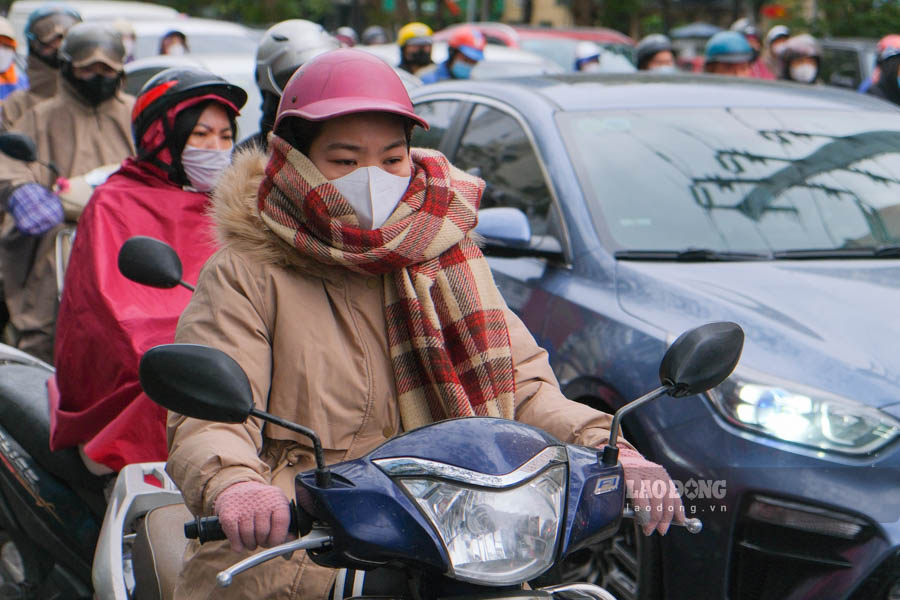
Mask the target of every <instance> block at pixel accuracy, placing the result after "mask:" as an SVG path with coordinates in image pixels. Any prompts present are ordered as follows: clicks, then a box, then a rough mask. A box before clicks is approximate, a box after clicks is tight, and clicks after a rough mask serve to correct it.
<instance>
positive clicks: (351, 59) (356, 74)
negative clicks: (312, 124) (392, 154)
mask: <svg viewBox="0 0 900 600" xmlns="http://www.w3.org/2000/svg"><path fill="white" fill-rule="evenodd" d="M361 112H388V113H394V114H396V115H400V116H403V117H407V118H408V119H411V120H412V121H413V122H415V123H416V124H418V125H421V126H422V127H424V128H425V129H428V122H427V121H425V120H424V119H423V118H422V117H420V116H418V115H416V113H415V112H414V111H413V106H412V102H411V101H410V99H409V94H408V93H407V92H406V88H405V87H404V86H403V82H402V81H401V80H400V77H399V76H398V75H397V73H396V72H394V69H392V68H391V66H390V65H389V64H387V63H386V62H384V61H383V60H381V59H380V58H378V57H376V56H374V55H372V54H369V53H368V52H365V51H363V50H355V49H353V48H342V49H340V50H332V51H330V52H326V53H325V54H320V55H319V56H317V57H315V58H313V59H312V60H310V61H308V62H306V63H304V65H303V66H302V67H300V68H299V69H297V71H296V72H295V73H294V74H293V75H292V76H291V78H290V79H289V80H288V82H287V84H286V85H285V86H284V93H283V94H282V95H281V102H280V103H279V104H278V113H277V115H276V117H275V128H276V129H277V128H278V124H279V123H281V121H282V119H285V118H286V117H299V118H301V119H306V120H307V121H324V120H325V119H332V118H334V117H340V116H343V115H350V114H354V113H361Z"/></svg>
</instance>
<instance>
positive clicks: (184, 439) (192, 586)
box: [166, 151, 627, 599]
mask: <svg viewBox="0 0 900 600" xmlns="http://www.w3.org/2000/svg"><path fill="white" fill-rule="evenodd" d="M264 167H265V156H264V155H263V154H261V153H259V151H251V152H246V153H242V154H239V155H237V157H236V159H235V164H234V165H233V166H232V168H231V169H230V170H229V171H227V172H226V173H225V175H224V176H223V178H222V180H221V182H220V185H219V188H218V190H217V192H216V196H215V201H214V211H215V214H214V217H215V221H216V227H217V229H218V231H217V233H218V236H219V238H220V242H221V244H222V248H221V249H220V250H219V252H217V253H216V254H214V255H213V256H212V257H211V258H210V260H209V261H208V262H207V264H206V266H205V267H204V270H203V271H202V272H201V274H200V281H199V282H198V285H197V291H196V292H195V294H194V297H193V299H192V300H191V303H190V304H189V305H188V307H187V309H186V310H185V312H184V313H183V314H182V316H181V320H180V321H179V324H178V330H177V333H176V341H177V342H187V343H198V344H206V345H209V346H213V347H216V348H219V349H220V350H223V351H224V352H226V353H227V354H228V355H230V356H231V357H232V358H234V359H235V360H236V361H237V362H238V363H239V364H240V365H241V367H242V368H243V369H244V371H245V372H246V373H247V376H248V377H249V379H250V382H251V386H252V389H253V395H254V399H255V402H256V405H257V406H258V407H260V408H263V409H265V410H268V411H270V412H272V413H274V414H275V415H278V416H280V417H283V418H285V419H289V420H292V421H295V422H297V423H300V424H302V425H304V426H306V427H310V428H312V429H313V430H315V431H316V432H317V433H318V434H319V436H320V437H321V440H322V444H323V446H324V448H325V454H326V460H327V461H328V462H329V463H333V462H338V461H342V460H349V459H353V458H358V457H360V456H362V455H364V454H366V453H367V452H369V451H371V450H372V449H373V448H375V447H376V446H378V445H379V444H381V443H383V442H384V441H385V440H387V439H388V438H390V437H392V436H394V435H396V434H397V433H399V432H400V431H402V425H401V422H400V416H399V412H398V407H397V403H396V400H395V395H396V388H395V384H394V375H393V371H392V369H391V361H390V357H389V355H388V342H387V326H386V323H385V317H384V304H383V302H384V293H383V290H382V286H383V285H384V281H383V278H382V277H377V276H376V277H371V276H365V275H361V274H357V273H354V272H351V271H349V270H345V269H342V268H339V267H323V266H321V265H319V264H317V263H312V262H309V261H308V260H306V259H304V258H303V257H302V256H301V255H300V254H299V253H298V252H297V251H296V250H295V249H294V248H293V247H291V246H288V245H287V244H286V243H284V242H283V241H281V239H280V238H278V237H277V236H276V235H275V234H273V233H272V232H271V231H268V230H267V229H266V227H265V226H264V225H263V223H262V221H261V220H260V218H259V213H258V211H257V208H256V199H257V190H258V188H259V183H260V181H261V180H262V177H263V169H264ZM506 316H507V322H508V326H509V333H510V341H511V347H512V354H513V362H514V364H515V379H516V398H515V402H516V419H517V420H520V421H523V422H526V423H529V424H532V425H536V426H539V427H541V428H543V429H545V430H546V431H548V432H550V433H551V434H553V435H554V436H556V437H557V438H559V439H561V440H565V441H568V442H574V443H579V444H584V445H588V446H598V445H601V444H603V443H604V442H605V441H606V439H607V436H608V428H609V425H610V421H611V418H610V417H609V415H606V414H604V413H601V412H598V411H595V410H593V409H590V408H588V407H586V406H584V405H582V404H578V403H576V402H572V401H570V400H567V399H566V398H565V397H563V395H562V393H561V392H560V390H559V386H558V383H557V381H556V378H555V377H554V375H553V372H552V370H551V368H550V365H549V363H548V360H547V353H546V351H544V350H543V349H541V348H539V347H538V346H537V344H536V343H535V341H534V339H533V338H532V336H531V334H530V333H528V331H527V329H526V328H525V326H524V325H523V324H522V322H521V321H520V320H519V319H518V317H516V316H515V315H514V314H513V313H512V312H511V311H508V310H507V312H506ZM168 425H169V427H168V431H169V461H168V464H167V467H166V469H167V471H168V472H169V474H170V475H171V476H172V478H173V479H174V480H175V481H176V483H177V484H178V486H179V488H180V489H181V490H182V492H183V494H184V498H185V502H186V503H187V505H188V507H189V508H190V510H191V511H192V512H193V513H195V514H207V515H208V514H212V512H213V503H214V501H215V499H216V496H217V495H218V494H219V493H220V492H221V491H222V490H224V489H225V488H227V487H228V486H230V485H232V484H234V483H237V482H240V481H259V482H263V483H272V484H274V485H277V486H278V487H280V488H281V489H282V491H284V493H285V495H286V496H287V497H288V498H293V497H294V490H293V481H294V477H295V475H296V474H297V473H299V472H301V471H305V470H308V469H310V468H311V467H312V466H314V463H313V458H312V452H311V448H310V445H309V442H308V440H307V439H306V438H304V437H302V436H299V435H297V434H294V433H292V432H290V431H287V430H285V429H283V428H280V427H275V426H272V425H271V424H269V425H266V429H265V432H263V431H262V429H261V427H260V422H257V421H253V422H248V423H246V424H244V425H225V424H213V423H209V422H207V421H199V420H196V419H190V418H187V417H183V416H180V415H177V414H174V413H169V423H168ZM473 443H477V442H473ZM626 445H627V444H626ZM245 556H246V555H238V554H235V553H233V552H232V551H231V549H230V546H229V545H228V544H227V542H217V543H207V544H204V545H203V546H200V545H199V544H196V543H191V544H189V546H188V548H187V551H186V554H185V559H186V561H187V562H186V564H185V567H184V570H183V571H182V573H181V576H180V578H179V584H178V588H177V590H176V598H192V599H193V598H207V597H215V598H217V599H218V598H273V597H277V598H304V599H314V598H315V599H318V598H324V597H325V596H326V594H327V593H328V590H329V589H330V587H331V585H332V581H333V579H334V573H335V572H334V571H332V570H330V569H325V568H322V567H318V566H316V565H314V564H312V563H311V562H310V561H309V560H308V558H306V557H305V556H302V553H296V554H295V555H294V558H293V559H292V560H291V561H289V562H286V561H284V560H275V561H271V562H268V563H266V564H265V565H263V566H260V567H256V568H254V569H251V570H250V571H248V572H246V573H242V574H241V575H239V576H238V577H236V578H235V580H234V583H232V585H231V586H230V587H228V588H225V589H216V588H215V575H216V573H217V572H218V571H219V570H221V569H223V568H224V567H227V566H229V565H230V564H232V563H235V562H237V561H238V560H241V559H242V558H244V557H245Z"/></svg>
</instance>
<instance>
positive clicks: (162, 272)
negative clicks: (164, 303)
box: [119, 235, 182, 289]
mask: <svg viewBox="0 0 900 600" xmlns="http://www.w3.org/2000/svg"><path fill="white" fill-rule="evenodd" d="M119 272H120V273H122V275H124V276H125V277H127V278H128V279H130V280H132V281H136V282H137V283H142V284H144V285H148V286H150V287H155V288H164V289H168V288H173V287H175V286H176V285H179V284H180V283H181V275H182V266H181V259H180V258H178V253H176V252H175V250H174V249H173V248H172V247H171V246H170V245H168V244H166V243H165V242H161V241H159V240H157V239H155V238H152V237H147V236H143V235H138V236H135V237H133V238H130V239H128V240H126V241H125V243H124V244H122V248H121V249H120V250H119Z"/></svg>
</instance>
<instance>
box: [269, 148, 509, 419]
mask: <svg viewBox="0 0 900 600" xmlns="http://www.w3.org/2000/svg"><path fill="white" fill-rule="evenodd" d="M269 148H270V149H271V151H272V155H271V158H270V159H269V163H268V165H267V166H266V176H265V178H264V179H263V182H262V184H261V185H260V189H259V212H260V216H261V217H262V219H263V221H264V222H265V223H266V225H268V226H269V227H270V228H271V229H272V231H274V232H275V233H276V234H277V235H278V236H279V237H281V238H282V239H284V240H285V241H287V242H289V243H290V244H292V245H293V246H294V247H296V248H297V250H299V251H300V253H301V254H303V255H304V256H308V257H310V258H313V259H315V260H316V261H318V262H320V263H324V264H329V265H338V266H341V267H344V268H347V269H350V270H352V271H356V272H358V273H364V274H368V275H381V274H390V276H389V277H388V278H387V279H386V282H385V286H384V296H385V298H384V307H385V317H386V320H387V328H388V343H389V345H390V355H391V363H392V365H393V369H394V379H395V381H396V383H397V392H398V394H399V398H398V400H399V406H400V417H401V419H402V421H403V428H404V429H405V430H406V431H409V430H411V429H414V428H416V427H421V426H422V425H427V424H428V423H431V422H434V421H439V420H442V419H447V418H453V417H467V416H473V415H480V416H493V417H503V418H507V419H512V418H513V414H514V401H513V395H514V392H515V380H514V376H513V362H512V352H511V350H510V342H509V331H508V329H507V327H506V319H505V318H504V316H503V308H504V303H503V300H502V299H501V297H500V293H499V291H498V290H497V287H496V285H495V284H494V280H493V277H492V276H491V272H490V268H489V267H488V264H487V261H486V260H485V259H484V256H483V255H482V254H481V250H480V249H479V248H478V246H477V245H476V244H475V243H474V242H473V241H472V240H471V239H470V237H469V236H468V235H467V234H468V233H469V231H471V230H472V229H473V228H474V227H475V223H476V221H477V211H478V205H479V203H480V201H481V192H482V190H483V188H484V182H482V181H481V180H480V179H478V178H476V177H473V176H470V175H468V174H466V173H463V172H462V171H460V170H458V169H455V168H453V167H452V166H451V165H450V162H449V161H448V160H447V159H446V158H445V157H444V155H442V154H441V153H440V152H435V151H432V150H424V149H413V150H412V152H411V156H412V161H413V176H412V178H411V180H410V184H409V187H408V188H407V190H406V194H405V195H404V196H403V199H402V200H401V201H400V204H399V205H398V206H397V209H396V210H395V211H394V212H393V214H392V215H391V216H390V218H389V219H388V220H387V222H386V223H385V224H384V225H383V226H382V227H381V229H374V230H366V229H360V227H359V225H358V222H357V220H356V215H355V213H354V212H353V209H352V208H351V206H350V204H349V203H348V202H347V201H346V200H345V199H344V197H343V196H342V195H341V193H340V192H338V191H337V189H336V188H335V187H334V186H333V185H331V184H330V183H329V182H328V180H327V179H325V177H324V176H323V175H322V174H321V173H320V172H319V170H318V169H317V168H316V167H315V165H313V163H312V162H311V161H310V160H309V159H308V158H307V157H306V156H304V155H303V154H301V153H300V152H299V151H297V150H296V149H295V148H293V147H292V146H291V145H290V144H288V143H287V142H285V141H284V140H283V139H281V138H279V137H278V136H275V135H273V136H272V137H271V138H270V142H269Z"/></svg>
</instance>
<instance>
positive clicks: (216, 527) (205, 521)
mask: <svg viewBox="0 0 900 600" xmlns="http://www.w3.org/2000/svg"><path fill="white" fill-rule="evenodd" d="M290 508H291V524H290V525H289V526H288V530H289V531H290V532H291V533H293V534H295V535H296V534H298V533H299V534H300V535H306V534H307V533H309V530H310V529H312V517H310V516H309V514H308V513H307V512H306V511H305V510H303V509H302V508H300V507H298V506H297V503H296V502H294V501H291V507H290ZM184 537H186V538H187V539H189V540H198V541H199V542H200V543H201V544H205V543H206V542H215V541H218V540H224V539H227V536H226V535H225V531H223V530H222V524H221V523H219V517H196V518H195V519H194V520H193V521H188V522H187V523H185V524H184Z"/></svg>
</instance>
